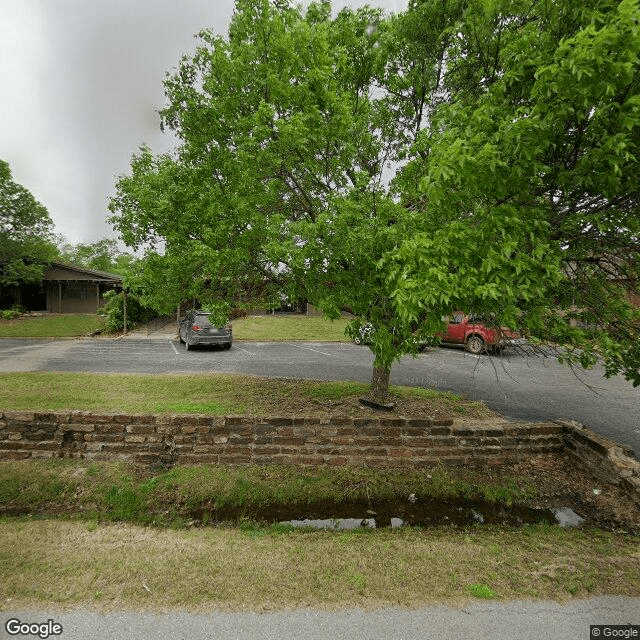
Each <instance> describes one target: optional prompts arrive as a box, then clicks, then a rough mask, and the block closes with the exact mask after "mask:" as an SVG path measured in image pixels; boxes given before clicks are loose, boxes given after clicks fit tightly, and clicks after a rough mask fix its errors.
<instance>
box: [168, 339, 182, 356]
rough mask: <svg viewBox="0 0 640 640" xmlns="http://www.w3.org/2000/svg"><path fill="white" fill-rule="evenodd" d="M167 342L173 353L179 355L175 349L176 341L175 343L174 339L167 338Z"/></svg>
mask: <svg viewBox="0 0 640 640" xmlns="http://www.w3.org/2000/svg"><path fill="white" fill-rule="evenodd" d="M167 342H168V343H169V344H170V345H171V348H172V349H173V350H174V352H175V354H176V355H179V354H178V350H177V349H176V343H175V341H174V340H168V341H167Z"/></svg>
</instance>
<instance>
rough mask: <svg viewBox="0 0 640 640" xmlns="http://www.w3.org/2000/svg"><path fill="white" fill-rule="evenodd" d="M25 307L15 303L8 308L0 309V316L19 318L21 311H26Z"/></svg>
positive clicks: (8, 318)
mask: <svg viewBox="0 0 640 640" xmlns="http://www.w3.org/2000/svg"><path fill="white" fill-rule="evenodd" d="M26 312H27V309H26V308H25V307H23V306H22V305H19V304H15V305H13V306H12V307H11V308H10V309H3V310H2V311H0V316H2V318H4V319H5V320H13V319H14V318H19V317H20V316H21V315H22V314H23V313H26Z"/></svg>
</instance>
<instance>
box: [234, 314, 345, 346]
mask: <svg viewBox="0 0 640 640" xmlns="http://www.w3.org/2000/svg"><path fill="white" fill-rule="evenodd" d="M349 322H350V320H349V319H348V318H339V319H338V320H333V321H331V320H326V319H324V318H322V317H318V316H298V315H291V316H283V315H270V316H249V317H246V318H239V319H237V320H234V321H233V337H234V338H235V339H236V340H253V341H256V342H268V341H277V340H281V341H285V342H288V341H290V340H317V341H324V342H348V341H349V338H347V337H346V336H345V335H344V330H345V328H346V326H347V325H348V324H349Z"/></svg>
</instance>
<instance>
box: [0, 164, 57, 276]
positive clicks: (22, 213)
mask: <svg viewBox="0 0 640 640" xmlns="http://www.w3.org/2000/svg"><path fill="white" fill-rule="evenodd" d="M52 228H53V223H52V222H51V218H50V217H49V213H48V212H47V210H46V209H45V207H44V206H43V205H42V204H40V203H39V202H38V201H37V200H36V199H35V198H34V197H33V195H32V194H31V193H30V192H29V191H28V190H27V189H25V188H24V187H23V186H22V185H20V184H18V183H17V182H15V181H14V180H13V178H12V176H11V169H10V168H9V164H8V163H7V162H5V161H4V160H0V287H7V286H15V285H19V284H21V283H37V282H40V280H41V279H42V273H43V269H44V266H45V265H46V264H47V262H48V261H49V260H51V259H52V258H53V256H54V254H55V247H54V246H53V244H52V242H51V239H52V238H51V232H52Z"/></svg>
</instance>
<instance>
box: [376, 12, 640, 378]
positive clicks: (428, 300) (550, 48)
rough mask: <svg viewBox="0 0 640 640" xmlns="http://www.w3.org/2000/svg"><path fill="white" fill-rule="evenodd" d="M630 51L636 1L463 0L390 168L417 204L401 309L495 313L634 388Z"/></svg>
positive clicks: (394, 274) (639, 149) (634, 156)
mask: <svg viewBox="0 0 640 640" xmlns="http://www.w3.org/2000/svg"><path fill="white" fill-rule="evenodd" d="M418 4H419V3H418ZM639 55H640V7H639V5H638V3H637V2H635V1H634V0H623V1H622V2H618V1H615V0H591V1H587V2H584V1H582V0H581V1H577V0H557V1H553V2H551V1H541V2H535V3H529V2H527V3H522V2H519V1H518V0H505V1H503V0H490V1H486V2H477V3H476V2H472V3H470V4H469V5H468V7H467V8H466V10H465V14H464V16H463V20H462V21H461V22H460V24H459V25H458V26H457V27H456V29H455V38H453V39H452V41H451V46H450V48H449V50H448V53H447V66H448V70H449V71H448V77H447V79H446V84H447V88H448V92H449V99H448V100H447V102H446V103H445V104H443V105H442V106H441V107H440V108H439V109H438V110H437V112H436V114H435V116H434V118H433V119H432V121H431V122H430V126H428V127H425V128H424V129H423V130H421V131H420V134H419V136H418V138H417V142H416V151H415V153H414V160H413V162H412V163H410V164H409V165H408V166H407V168H406V169H405V175H404V176H403V180H404V181H403V180H399V184H400V185H401V189H404V192H403V195H404V197H405V198H406V200H407V201H408V202H411V204H412V205H413V206H415V208H416V210H417V211H418V212H419V214H420V215H419V216H418V218H417V220H416V224H417V228H418V230H419V232H418V233H416V234H415V236H414V237H412V238H409V239H406V240H405V241H404V242H403V243H402V245H401V246H400V248H399V250H398V251H397V252H395V253H394V254H393V256H392V257H390V258H389V259H388V261H387V264H388V266H389V277H390V279H391V280H393V281H394V282H395V292H394V300H395V302H396V303H397V304H398V306H399V308H400V309H401V310H402V314H403V317H404V318H405V319H406V320H408V319H419V318H422V317H429V316H433V315H434V314H435V315H437V314H439V313H440V312H441V311H442V310H443V305H444V306H449V308H455V307H459V308H465V309H468V308H473V309H477V310H484V311H487V312H489V311H490V312H492V313H494V314H495V315H496V319H497V321H499V322H501V323H504V324H508V325H511V326H514V327H515V326H520V327H523V328H524V329H525V330H526V331H527V332H528V333H529V334H530V335H531V336H534V337H536V336H537V337H539V338H540V339H544V340H545V341H550V342H552V343H553V344H554V345H555V346H556V347H557V348H558V351H559V354H560V356H561V357H562V358H566V359H568V360H570V361H577V362H579V363H581V364H582V365H585V366H588V365H591V364H593V363H595V362H596V361H597V360H598V359H601V360H603V361H604V363H605V367H606V374H607V375H612V374H615V373H620V372H621V373H623V374H624V375H625V376H626V377H627V378H628V379H630V380H631V381H632V382H633V383H634V385H637V384H640V372H639V369H640V349H639V340H638V338H639V335H638V327H639V324H640V315H639V314H638V311H637V309H636V310H634V308H633V305H632V304H630V302H631V301H632V300H633V299H634V298H635V299H636V300H637V299H638V298H637V296H638V282H639V277H640V271H639V265H640V260H639V257H640V256H639V255H638V254H639V247H640V242H639V241H640V209H639V204H640V88H639V69H640V66H639Z"/></svg>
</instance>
